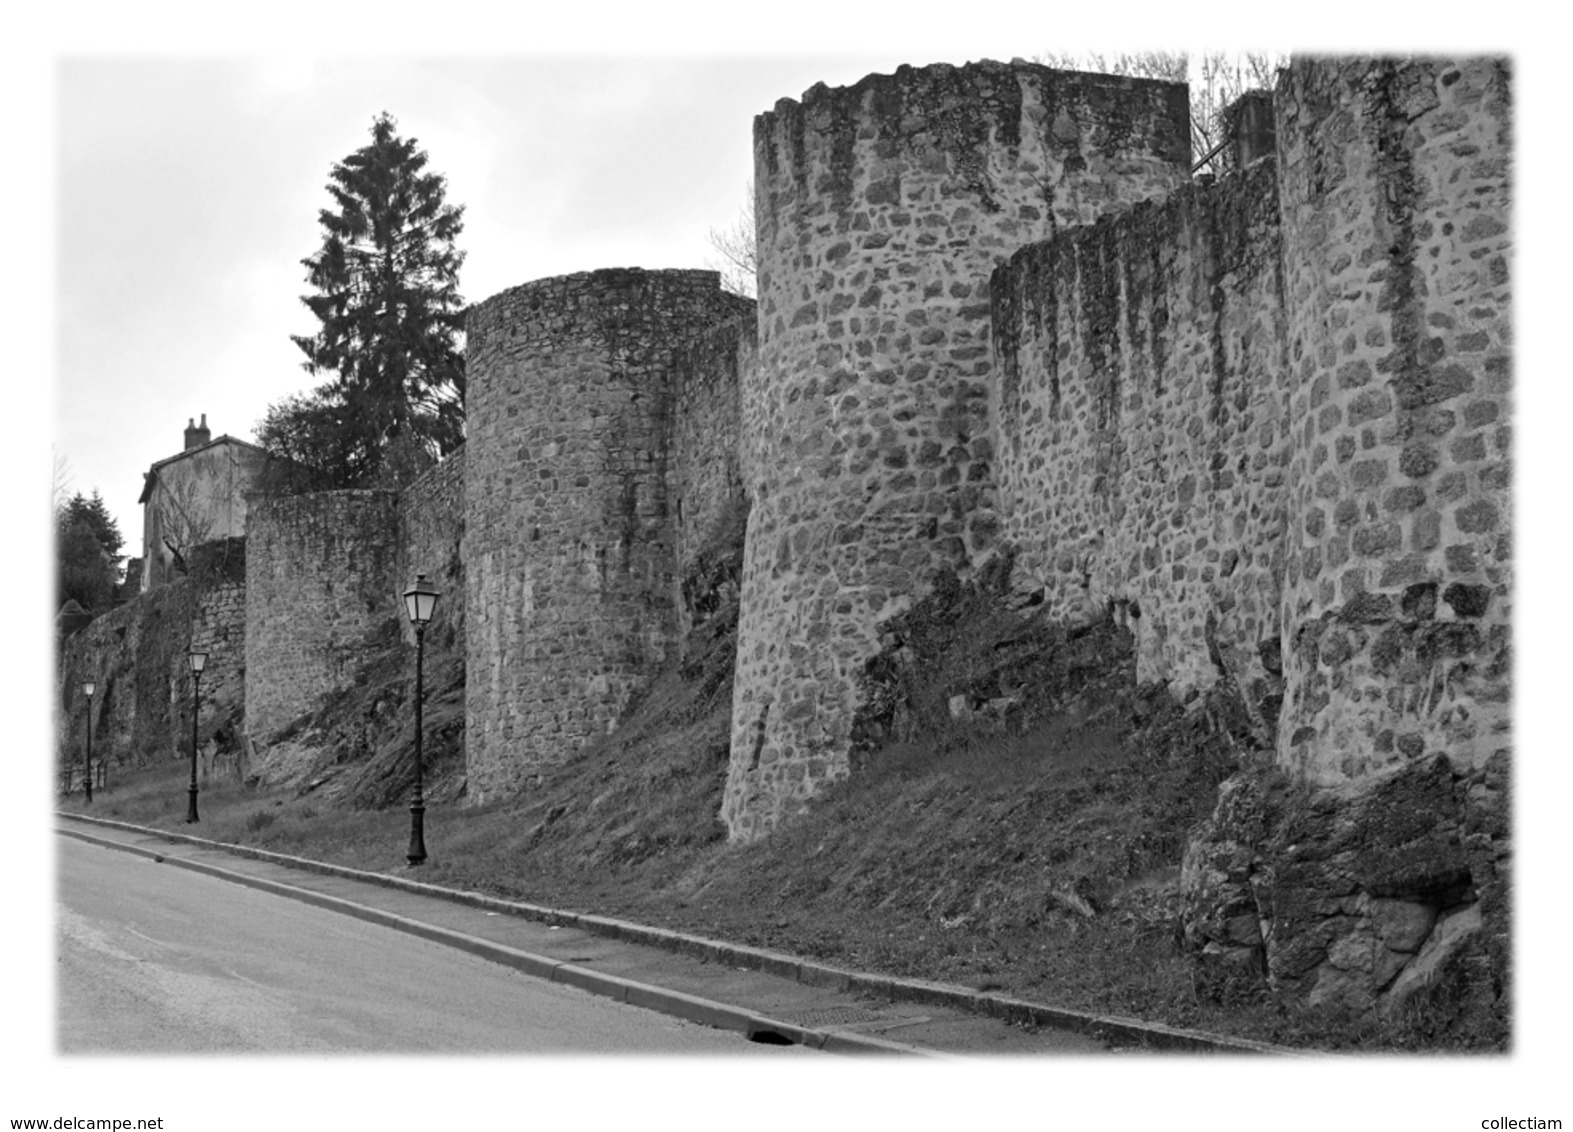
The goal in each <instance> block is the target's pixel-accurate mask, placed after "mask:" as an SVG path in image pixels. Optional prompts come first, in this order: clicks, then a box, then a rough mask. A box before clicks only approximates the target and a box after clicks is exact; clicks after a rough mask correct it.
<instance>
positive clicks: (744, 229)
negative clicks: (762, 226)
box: [705, 181, 759, 299]
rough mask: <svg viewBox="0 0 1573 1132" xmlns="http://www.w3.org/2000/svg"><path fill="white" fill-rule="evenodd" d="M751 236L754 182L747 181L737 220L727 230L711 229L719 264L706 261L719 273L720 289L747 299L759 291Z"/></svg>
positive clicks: (757, 265)
mask: <svg viewBox="0 0 1573 1132" xmlns="http://www.w3.org/2000/svg"><path fill="white" fill-rule="evenodd" d="M754 233H755V229H754V182H752V181H750V182H748V187H747V189H746V190H745V191H744V194H743V204H742V205H741V206H740V207H739V208H738V210H737V218H736V219H735V220H733V221H732V223H731V224H730V225H728V226H727V227H726V228H722V229H716V228H712V229H710V246H711V247H712V248H714V249H715V250H716V251H717V252H719V253H720V254H721V262H720V263H717V262H716V261H714V260H706V261H705V266H706V267H708V268H710V269H711V270H713V271H719V272H720V273H721V286H722V287H724V288H725V289H726V290H728V291H730V292H732V293H733V294H734V295H742V296H743V297H745V298H749V299H751V298H753V297H754V296H755V294H756V293H757V291H758V274H759V254H758V248H757V246H756V244H755V234H754Z"/></svg>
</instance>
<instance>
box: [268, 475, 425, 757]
mask: <svg viewBox="0 0 1573 1132" xmlns="http://www.w3.org/2000/svg"><path fill="white" fill-rule="evenodd" d="M398 519H399V497H398V495H397V494H396V493H394V492H391V491H330V492H321V493H319V494H315V495H298V496H292V497H287V498H281V499H273V500H268V501H266V502H263V503H259V504H257V505H256V506H255V507H253V508H252V509H251V513H250V515H249V516H248V518H247V543H248V546H247V563H246V690H245V695H246V722H245V731H246V734H247V735H248V736H250V738H251V739H253V740H254V741H256V742H258V743H261V744H266V743H268V742H269V740H270V739H271V737H272V736H273V735H274V734H275V733H276V732H278V731H279V730H280V729H281V728H284V727H286V726H288V725H289V724H290V723H291V722H292V721H293V720H295V719H296V718H297V717H299V716H300V715H302V714H304V713H305V712H307V711H310V710H311V709H312V708H313V707H315V706H316V705H317V704H319V703H320V702H321V701H322V700H323V699H324V698H325V697H329V696H332V695H333V694H334V693H336V692H338V691H341V690H342V689H344V688H346V687H348V686H349V685H350V683H351V682H352V681H353V680H354V677H355V672H356V670H357V668H359V667H360V665H361V664H363V663H364V662H365V660H366V659H367V658H368V657H370V656H371V655H372V653H373V652H374V651H375V641H374V639H373V634H374V631H375V630H377V629H378V628H379V627H381V626H383V625H385V624H386V623H387V621H388V619H389V618H390V617H396V616H398V615H399V612H400V606H399V598H398V593H399V591H400V590H402V589H403V588H404V587H403V585H399V584H396V583H395V582H394V579H393V573H394V571H393V567H394V565H395V563H396V562H397V560H398V555H399V543H400V537H399V523H398Z"/></svg>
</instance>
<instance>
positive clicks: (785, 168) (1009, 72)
mask: <svg viewBox="0 0 1573 1132" xmlns="http://www.w3.org/2000/svg"><path fill="white" fill-rule="evenodd" d="M1185 119H1186V107H1185V103H1184V98H1183V94H1182V91H1181V88H1179V87H1176V86H1173V85H1170V84H1164V83H1155V82H1147V81H1142V80H1133V79H1117V78H1112V77H1109V76H1092V75H1079V74H1070V73H1065V72H1057V71H1052V70H1049V69H1048V68H1045V67H1038V66H1033V65H1030V64H1024V63H1015V64H1011V65H1008V66H1007V65H1003V64H999V63H976V64H969V65H968V66H966V67H959V68H958V67H950V66H934V67H927V68H923V69H921V70H917V69H913V68H909V67H903V68H902V69H901V70H899V71H898V72H897V73H896V74H894V75H871V76H869V77H868V78H866V79H864V80H863V81H862V82H860V83H858V84H856V85H855V86H851V87H845V88H838V89H835V90H831V89H829V88H826V87H823V86H820V87H815V88H814V89H813V90H810V91H809V92H807V93H806V94H805V95H804V96H803V99H802V100H801V101H800V102H793V101H790V100H782V101H781V102H779V103H777V105H776V107H775V109H774V110H773V111H771V112H769V113H766V114H763V115H761V116H760V117H759V118H758V119H757V120H756V123H755V130H754V153H755V166H756V168H755V187H756V192H757V205H756V216H757V217H758V225H759V248H758V252H759V264H760V268H759V304H760V305H759V331H760V333H759V343H760V344H759V369H758V373H757V375H751V376H750V377H748V378H746V379H745V384H744V388H743V448H744V464H745V474H746V476H747V478H746V480H745V482H746V485H747V488H748V491H749V494H750V497H751V502H752V510H751V513H750V520H749V531H748V543H747V550H746V565H745V569H744V576H743V604H742V617H741V622H740V628H739V634H740V636H739V648H738V670H737V683H736V695H735V698H734V714H733V728H732V730H733V742H732V760H731V764H730V767H729V771H728V779H727V790H726V797H725V801H724V804H723V817H724V818H725V820H726V822H727V824H728V828H729V830H730V832H731V835H732V837H733V838H734V839H751V838H754V837H757V836H760V835H762V834H764V833H766V832H768V831H769V830H770V829H771V828H772V827H774V826H775V825H776V823H777V822H779V821H780V820H781V819H782V818H783V817H784V816H786V815H788V814H790V813H792V812H794V811H796V810H797V809H799V808H800V807H801V806H802V805H803V804H804V802H805V800H806V799H807V798H808V797H810V796H811V795H813V794H814V793H815V792H816V791H817V790H819V789H820V788H822V787H823V786H824V785H825V784H826V783H828V782H829V781H831V780H834V779H837V778H840V777H842V776H843V775H845V774H846V773H847V769H848V748H849V743H850V734H851V727H852V721H853V718H854V715H855V713H856V709H857V688H856V678H857V675H858V673H859V672H860V671H861V670H862V667H863V665H864V663H865V662H866V661H867V660H868V658H869V657H870V656H872V655H873V654H874V653H875V652H876V651H877V649H878V644H877V626H878V624H879V623H880V621H881V620H882V619H884V618H887V617H889V616H891V615H893V614H895V613H897V612H899V611H900V610H902V609H904V608H906V607H907V606H908V605H909V604H910V603H911V602H912V601H913V600H915V598H916V597H918V596H920V595H921V594H922V593H923V592H924V591H925V586H926V585H927V584H928V580H929V578H930V577H931V576H932V575H933V573H934V572H936V571H938V570H943V569H959V570H961V571H962V572H963V573H965V572H966V571H968V570H969V569H971V567H972V566H973V565H974V564H975V563H976V562H977V561H978V560H979V559H980V558H981V557H983V556H985V555H987V554H988V553H989V552H990V551H992V550H993V549H994V548H995V547H996V546H997V545H998V543H999V539H1000V534H1001V522H1000V515H999V512H998V498H997V486H996V485H997V478H996V473H995V467H994V460H995V455H994V453H996V452H997V450H998V445H997V444H990V445H983V446H979V444H978V442H979V441H985V440H989V441H992V440H993V439H994V434H993V431H992V426H991V421H990V409H989V405H990V396H991V386H992V385H993V383H994V382H995V368H994V362H993V360H992V358H991V355H990V352H989V340H990V333H991V330H990V323H991V319H990V305H989V282H988V280H989V273H990V272H991V271H992V270H993V268H994V266H995V265H996V264H997V263H998V262H1000V260H1001V259H1003V258H1004V257H1005V256H1006V255H1008V254H1009V253H1010V252H1011V251H1013V250H1014V249H1016V248H1018V247H1020V246H1021V245H1023V244H1024V243H1027V242H1029V241H1031V240H1034V239H1041V238H1043V237H1045V236H1048V235H1050V234H1051V233H1053V232H1054V231H1055V230H1056V229H1059V228H1063V227H1066V226H1070V225H1079V224H1085V223H1088V222H1090V221H1092V220H1094V219H1096V218H1097V217H1098V216H1099V215H1102V214H1103V213H1105V212H1108V211H1112V210H1114V209H1116V208H1118V207H1120V206H1122V205H1124V204H1128V203H1130V202H1133V201H1136V200H1141V199H1144V198H1147V197H1151V196H1156V195H1161V194H1162V193H1164V192H1167V191H1169V190H1171V189H1173V188H1175V187H1177V186H1178V185H1180V184H1181V183H1183V181H1184V180H1185V177H1186V161H1187V157H1188V153H1187V144H1186V129H1185ZM870 237H873V238H870ZM852 530H855V531H857V532H858V533H857V536H856V538H855V539H849V538H845V537H842V535H841V532H846V531H852Z"/></svg>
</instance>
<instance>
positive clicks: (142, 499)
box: [137, 433, 266, 503]
mask: <svg viewBox="0 0 1573 1132" xmlns="http://www.w3.org/2000/svg"><path fill="white" fill-rule="evenodd" d="M220 444H233V445H237V446H238V447H241V448H249V449H251V450H252V451H253V452H262V453H263V454H264V455H266V452H264V450H263V449H262V448H260V447H258V446H257V445H255V444H252V443H251V442H250V441H248V440H241V439H240V438H239V437H236V436H230V435H229V433H225V434H224V435H223V436H218V437H214V438H213V439H212V440H210V441H208V442H207V443H206V444H198V445H196V446H195V447H192V448H187V449H186V450H185V451H184V452H177V453H175V454H174V455H173V456H168V457H165V458H164V459H162V460H160V461H158V462H157V463H156V464H154V465H153V466H152V467H150V468H149V469H148V470H147V471H145V472H143V473H142V494H141V496H139V497H138V499H137V502H138V503H146V502H147V501H148V500H149V499H151V498H152V497H153V485H154V484H156V483H157V482H158V470H159V469H160V468H163V467H167V466H168V465H170V464H173V463H175V462H176V461H177V460H184V459H185V458H186V457H187V456H191V455H194V454H195V453H198V452H205V451H207V450H208V449H209V448H217V447H218V446H219V445H220Z"/></svg>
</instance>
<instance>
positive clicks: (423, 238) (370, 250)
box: [258, 112, 464, 487]
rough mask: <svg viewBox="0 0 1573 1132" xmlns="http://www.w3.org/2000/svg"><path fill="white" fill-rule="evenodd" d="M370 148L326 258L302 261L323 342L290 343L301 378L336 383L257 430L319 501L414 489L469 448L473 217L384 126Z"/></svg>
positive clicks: (337, 200) (334, 188) (335, 178)
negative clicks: (345, 492) (324, 494)
mask: <svg viewBox="0 0 1573 1132" xmlns="http://www.w3.org/2000/svg"><path fill="white" fill-rule="evenodd" d="M371 138H372V140H371V144H370V145H366V146H362V147H361V148H360V149H358V150H356V151H355V152H354V153H352V154H350V155H349V156H348V157H346V158H345V159H344V160H343V161H340V162H339V163H338V164H336V165H334V167H333V169H332V171H331V173H330V178H331V179H330V181H329V183H328V185H327V189H328V192H329V193H330V194H331V195H332V197H333V200H334V205H335V207H333V208H325V209H323V210H322V211H321V213H320V214H319V219H320V221H321V224H322V229H323V242H322V247H321V248H320V249H318V251H317V252H316V253H315V254H314V255H312V256H310V257H308V258H306V259H304V260H302V261H301V263H302V264H303V265H304V266H305V267H306V269H307V274H306V281H307V282H308V283H309V284H310V285H311V286H312V288H313V289H314V293H313V294H310V295H305V296H302V298H301V301H302V302H303V303H305V304H306V306H307V307H308V308H309V309H310V310H311V313H312V314H313V315H315V316H316V318H317V321H318V323H319V328H318V330H317V332H316V333H315V334H313V335H311V336H309V337H308V336H294V335H292V338H293V340H294V342H295V344H296V345H297V346H299V347H300V349H301V351H302V352H303V353H304V354H305V355H306V359H307V360H306V362H305V363H304V365H303V368H304V369H305V370H306V371H307V372H308V373H310V374H312V375H314V376H322V375H328V376H329V378H330V379H329V380H328V381H327V382H326V383H325V384H323V385H321V386H319V387H318V388H317V389H315V390H313V391H312V392H311V393H310V394H309V395H306V396H299V395H297V396H295V397H292V398H287V399H286V400H285V401H283V402H280V403H279V404H276V405H274V406H272V407H271V408H270V409H269V411H268V415H267V417H266V418H264V420H263V421H262V422H261V424H259V426H258V440H259V442H260V443H261V444H262V446H263V447H264V448H267V449H268V450H270V451H273V452H275V453H276V454H278V455H286V456H289V457H291V458H292V459H293V460H295V461H296V462H297V464H299V463H305V464H306V465H308V466H312V467H315V468H316V469H317V470H318V471H319V473H320V474H319V475H317V476H315V477H305V479H302V478H301V477H296V481H297V483H301V484H304V483H305V482H307V481H308V480H309V481H311V486H313V487H323V486H328V487H359V486H369V485H372V484H397V483H401V482H406V481H407V480H408V479H409V478H410V477H411V476H413V475H415V474H418V473H419V472H420V470H422V468H423V467H424V466H426V465H428V464H430V462H431V461H432V460H433V459H434V458H436V457H437V456H440V455H445V454H446V453H448V452H450V451H452V450H453V449H454V448H456V447H458V445H459V444H460V443H462V442H463V439H464V358H463V354H462V352H461V345H460V337H461V335H462V333H463V330H464V300H463V299H462V298H461V297H460V295H459V290H458V274H459V268H460V266H461V265H462V264H463V263H464V253H463V252H460V251H458V250H457V249H456V248H455V246H454V241H455V239H456V238H457V237H458V235H459V233H460V232H461V231H462V230H463V227H464V220H463V218H464V208H463V206H455V205H450V204H448V203H447V202H446V199H445V194H446V188H447V182H446V179H445V178H443V177H442V176H441V175H439V174H437V173H432V172H428V171H427V169H426V163H427V155H426V153H425V151H424V150H421V149H419V148H418V146H417V142H416V139H414V138H401V137H399V136H398V132H397V123H396V122H395V120H394V119H393V118H392V117H391V116H389V115H388V114H387V113H386V112H384V113H382V114H380V115H378V117H377V118H376V119H375V120H374V121H373V122H372V126H371ZM323 478H327V479H328V480H330V481H331V482H327V483H323V482H321V481H322V479H323Z"/></svg>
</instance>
